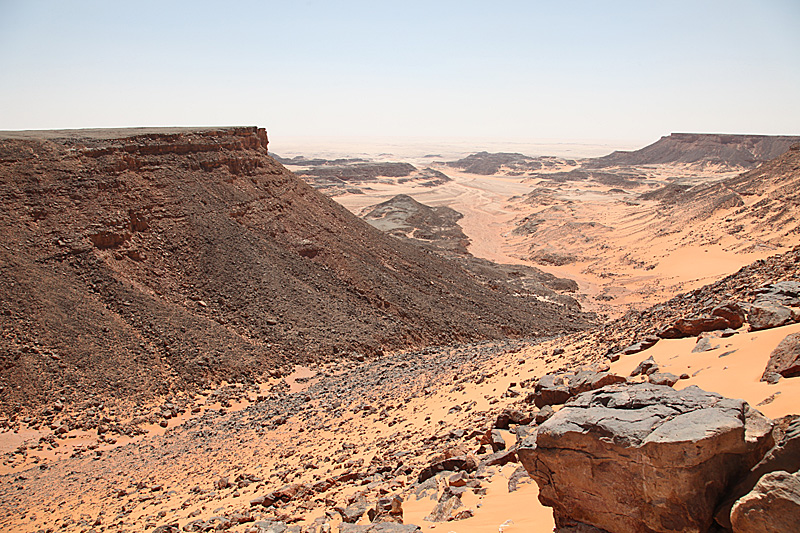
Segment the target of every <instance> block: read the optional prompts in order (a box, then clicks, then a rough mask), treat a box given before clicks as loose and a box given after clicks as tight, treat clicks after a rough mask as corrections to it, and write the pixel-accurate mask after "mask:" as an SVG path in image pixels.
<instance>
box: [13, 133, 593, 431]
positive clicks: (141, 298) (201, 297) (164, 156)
mask: <svg viewBox="0 0 800 533" xmlns="http://www.w3.org/2000/svg"><path fill="white" fill-rule="evenodd" d="M0 137H2V138H0V161H2V162H1V163H0V202H2V205H3V210H2V212H1V213H0V231H1V232H2V235H3V239H2V241H3V242H2V246H0V271H2V274H3V275H2V276H1V277H0V294H2V301H0V323H2V329H3V336H2V338H0V342H1V343H2V353H3V362H2V368H0V387H2V393H0V408H2V410H3V412H5V413H7V414H9V415H11V417H12V418H16V417H17V414H16V413H17V412H19V411H20V409H23V408H24V407H32V406H35V405H41V404H43V403H46V402H52V401H54V400H55V399H58V398H63V402H65V403H75V404H77V403H79V402H82V401H86V400H88V399H90V397H91V395H92V394H102V395H110V396H112V397H116V395H119V397H126V398H131V399H135V398H136V397H137V395H139V394H144V395H145V396H147V397H150V398H154V397H157V396H159V395H165V394H169V393H177V392H179V391H181V390H184V389H191V388H197V387H202V386H208V385H211V384H215V383H219V382H221V381H222V380H228V381H231V380H240V379H248V380H253V379H256V378H257V377H259V376H261V377H262V378H264V377H269V375H270V374H273V375H278V374H281V373H285V372H287V371H288V369H289V368H290V367H291V364H293V363H296V362H302V361H320V360H333V359H341V358H343V357H345V358H347V357H354V356H363V355H367V356H374V355H378V354H380V353H382V350H398V349H409V348H413V347H422V346H426V345H432V344H446V343H451V342H458V341H459V340H461V341H465V340H469V339H481V338H501V337H507V336H529V335H536V334H551V333H552V332H555V331H559V330H564V329H565V328H566V329H570V328H583V327H585V325H586V324H587V322H586V319H585V318H584V317H583V316H580V315H578V314H576V313H575V312H574V311H571V310H569V309H567V308H565V307H563V306H560V305H557V304H553V303H548V302H543V301H540V300H537V299H535V298H533V297H525V296H520V295H515V294H514V293H513V291H512V290H511V289H505V288H503V287H490V286H487V283H486V281H485V280H484V279H478V278H477V277H476V276H475V275H473V274H471V273H469V272H467V271H465V270H464V269H463V268H461V267H459V266H458V265H455V264H453V263H452V262H449V261H446V260H444V259H442V258H441V257H440V256H439V255H437V254H435V253H433V252H431V251H427V250H424V249H422V248H420V247H418V246H413V245H410V244H408V243H403V242H401V241H399V240H397V239H394V238H392V237H390V236H388V235H385V234H383V233H382V232H380V231H378V230H376V229H374V228H372V227H371V226H369V225H368V224H366V223H365V222H363V221H361V220H359V219H357V218H356V217H355V216H353V215H352V214H350V213H349V212H348V211H347V210H345V209H344V208H343V207H341V206H339V205H338V204H336V203H334V202H333V201H331V200H329V199H328V198H326V197H324V196H323V195H321V194H319V193H318V192H316V191H314V190H313V189H312V188H311V187H309V186H308V185H306V184H305V183H304V182H303V181H302V180H300V179H298V178H297V177H295V176H294V175H292V174H291V173H290V172H288V171H287V170H286V169H285V168H284V167H282V166H281V165H280V164H279V163H277V162H276V161H275V160H274V159H272V158H271V157H269V156H268V155H267V137H266V133H265V131H264V130H263V129H256V128H229V129H205V130H202V129H201V130H182V131H175V130H168V131H161V130H149V131H142V130H136V131H135V132H133V133H131V132H126V131H124V130H121V131H117V132H102V131H101V132H95V131H87V132H82V131H77V132H49V133H47V134H42V135H40V136H38V137H37V135H36V134H35V133H31V132H27V133H25V134H3V135H2V136H0ZM478 317H480V318H478ZM359 354H361V355H359Z"/></svg>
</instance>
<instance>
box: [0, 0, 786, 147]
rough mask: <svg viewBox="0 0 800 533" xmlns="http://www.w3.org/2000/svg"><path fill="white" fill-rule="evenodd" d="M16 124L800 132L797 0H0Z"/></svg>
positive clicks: (3, 74)
mask: <svg viewBox="0 0 800 533" xmlns="http://www.w3.org/2000/svg"><path fill="white" fill-rule="evenodd" d="M0 102H2V103H1V104H0V129H41V128H80V127H116V126H174V125H187V126H192V125H233V124H237V125H238V124H244V125H259V126H263V127H266V128H267V129H268V131H269V133H270V137H271V138H275V136H281V135H285V136H298V135H309V136H339V135H341V136H425V137H442V138H457V137H458V138H461V137H488V138H499V139H576V140H577V139H596V140H603V139H625V140H641V141H653V140H656V139H657V138H658V137H660V136H661V135H665V134H668V133H670V132H673V131H692V132H694V131H698V132H729V133H771V134H778V133H784V134H800V1H799V0H752V1H743V0H720V1H711V0H691V1H681V0H669V1H663V0H662V1H648V0H637V1H616V2H615V1H599V0H587V1H561V0H551V1H549V2H543V1H526V2H525V1H519V2H512V1H502V0H495V1H493V2H489V1H484V2H471V1H452V2H451V1H436V0H426V1H424V2H423V1H414V0H406V1H403V2H399V1H392V2H384V1H380V0H372V1H363V2H362V1H335V0H330V1H317V0H308V1H303V0H296V1H281V2H277V1H258V2H236V1H225V2H222V1H217V2H204V1H199V0H194V1H191V2H188V1H187V2H181V1H168V0H159V1H157V2H149V1H142V0H136V1H126V2H122V1H114V0H105V1H94V2H88V1H79V0H71V1H63V0H60V1H36V0H19V1H17V0H0Z"/></svg>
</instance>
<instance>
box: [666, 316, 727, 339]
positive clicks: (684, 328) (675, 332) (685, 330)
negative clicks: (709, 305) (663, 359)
mask: <svg viewBox="0 0 800 533" xmlns="http://www.w3.org/2000/svg"><path fill="white" fill-rule="evenodd" d="M732 326H733V324H732V323H731V322H729V321H728V320H727V319H726V318H725V317H721V316H700V317H694V318H680V319H678V320H677V321H676V322H675V323H674V324H673V325H672V326H670V327H668V328H666V329H664V330H663V331H660V332H659V333H658V336H659V337H661V338H663V339H682V338H684V337H696V336H697V335H700V334H701V333H705V332H707V331H716V330H720V329H727V328H730V327H732ZM733 329H736V328H733Z"/></svg>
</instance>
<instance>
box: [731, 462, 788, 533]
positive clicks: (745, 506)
mask: <svg viewBox="0 0 800 533" xmlns="http://www.w3.org/2000/svg"><path fill="white" fill-rule="evenodd" d="M731 525H732V527H733V531H734V533H774V532H778V531H787V532H788V531H797V530H798V528H800V473H794V474H790V473H788V472H784V471H782V470H779V471H776V472H770V473H768V474H764V476H763V477H762V478H761V479H760V480H759V481H758V483H757V484H756V486H755V488H753V490H752V491H751V492H749V493H748V494H747V495H745V496H743V497H742V498H740V499H739V500H738V501H737V502H736V504H735V505H734V506H733V510H732V511H731Z"/></svg>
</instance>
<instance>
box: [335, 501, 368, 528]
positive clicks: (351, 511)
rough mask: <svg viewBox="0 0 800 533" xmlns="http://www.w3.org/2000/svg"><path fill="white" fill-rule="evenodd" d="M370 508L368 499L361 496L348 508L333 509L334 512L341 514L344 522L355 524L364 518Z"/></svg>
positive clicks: (337, 507) (338, 507)
mask: <svg viewBox="0 0 800 533" xmlns="http://www.w3.org/2000/svg"><path fill="white" fill-rule="evenodd" d="M368 508H369V504H367V500H366V498H364V497H363V496H361V497H358V498H356V499H355V501H353V503H351V504H350V505H348V506H347V507H342V506H336V507H334V508H333V510H334V511H336V512H337V513H339V515H340V516H341V517H342V521H343V522H346V523H348V524H355V523H356V522H358V521H359V519H360V518H361V517H362V516H364V513H366V512H367V509H368Z"/></svg>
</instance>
